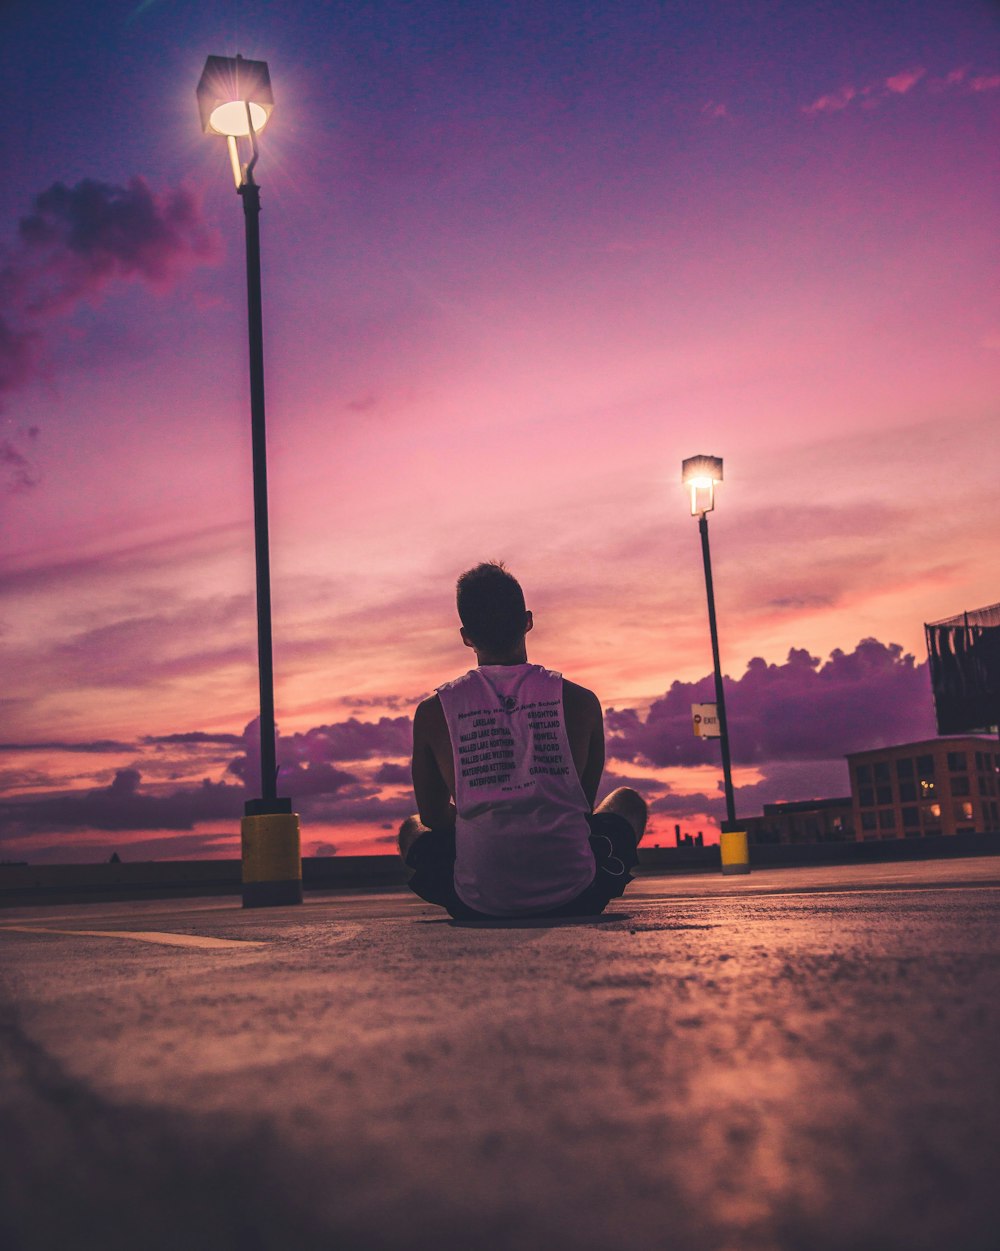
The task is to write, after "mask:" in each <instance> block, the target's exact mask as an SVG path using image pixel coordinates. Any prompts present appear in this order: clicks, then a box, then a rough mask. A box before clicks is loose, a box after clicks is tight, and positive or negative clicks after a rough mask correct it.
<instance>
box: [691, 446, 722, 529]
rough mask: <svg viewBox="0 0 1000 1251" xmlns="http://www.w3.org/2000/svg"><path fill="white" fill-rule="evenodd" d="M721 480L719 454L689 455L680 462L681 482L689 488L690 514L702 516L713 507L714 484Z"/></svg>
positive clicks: (720, 458) (720, 459)
mask: <svg viewBox="0 0 1000 1251" xmlns="http://www.w3.org/2000/svg"><path fill="white" fill-rule="evenodd" d="M721 481H722V457H721V456H689V457H688V458H687V460H685V461H682V462H681V482H683V483H684V485H685V486H686V487H690V488H691V516H692V517H703V516H704V515H705V513H710V512H711V511H712V509H713V508H714V507H715V484H716V483H717V482H721Z"/></svg>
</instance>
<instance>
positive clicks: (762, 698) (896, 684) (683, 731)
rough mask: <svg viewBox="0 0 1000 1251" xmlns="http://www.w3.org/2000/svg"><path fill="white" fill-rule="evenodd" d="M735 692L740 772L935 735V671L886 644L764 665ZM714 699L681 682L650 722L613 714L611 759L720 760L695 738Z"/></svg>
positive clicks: (707, 689)
mask: <svg viewBox="0 0 1000 1251" xmlns="http://www.w3.org/2000/svg"><path fill="white" fill-rule="evenodd" d="M725 691H726V711H727V715H728V720H729V737H730V748H731V751H732V756H733V762H734V763H735V764H763V763H767V762H774V761H781V760H830V759H835V758H840V757H843V756H844V755H845V754H846V753H847V752H852V751H863V750H865V749H868V748H874V747H880V746H883V745H885V744H889V743H896V742H905V741H907V740H908V739H920V738H931V737H933V736H934V734H935V728H934V717H933V705H932V702H931V692H930V680H929V677H928V673H927V665H926V663H924V664H919V665H918V664H916V663H915V662H914V658H913V657H912V656H909V655H904V654H903V651H902V648H901V647H899V646H898V645H896V644H894V643H890V644H885V643H880V642H879V641H878V640H877V639H864V640H862V642H860V643H859V644H858V645H857V647H856V648H855V649H854V651H853V652H850V653H845V652H843V651H840V650H839V649H838V650H836V651H834V652H833V653H832V654H831V656H830V658H829V660H827V661H826V662H825V663H821V662H820V660H819V659H818V658H816V657H815V656H810V655H809V653H808V652H806V651H804V650H801V649H795V648H793V649H792V651H790V652H789V654H788V660H787V661H786V662H785V663H784V664H783V665H774V664H771V665H769V664H767V662H766V661H764V660H761V659H759V658H755V659H753V660H751V661H750V663H749V664H748V665H747V669H746V672H745V673H744V674H743V675H742V677H740V678H739V679H737V680H735V681H734V680H733V679H731V678H726V679H725ZM714 698H715V694H714V683H713V681H712V679H711V678H710V677H705V678H702V679H701V680H700V681H697V682H675V683H674V684H673V685H672V686H671V688H670V690H669V691H668V692H667V694H666V695H664V696H663V697H662V698H661V699H658V700H656V701H655V702H654V703H653V705H652V707H651V708H650V710H649V713H648V715H647V716H646V717H645V718H642V717H640V715H639V714H638V713H637V712H636V711H635V710H634V709H620V710H609V712H608V714H607V717H606V726H607V731H608V756H609V757H611V758H615V759H618V760H627V761H639V762H645V763H649V764H652V765H659V766H665V765H697V764H707V763H709V762H711V761H713V760H715V759H717V754H718V748H717V746H716V745H715V744H714V743H713V742H712V741H706V740H702V739H697V738H695V737H694V735H693V734H692V730H691V705H692V704H693V703H707V702H712V701H713V700H714Z"/></svg>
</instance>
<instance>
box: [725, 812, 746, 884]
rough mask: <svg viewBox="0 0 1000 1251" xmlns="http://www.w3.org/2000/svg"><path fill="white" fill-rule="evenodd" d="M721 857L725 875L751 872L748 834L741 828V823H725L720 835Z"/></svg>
mask: <svg viewBox="0 0 1000 1251" xmlns="http://www.w3.org/2000/svg"><path fill="white" fill-rule="evenodd" d="M719 856H720V859H721V860H722V872H723V873H726V874H729V873H749V872H750V849H749V847H748V846H747V832H746V830H744V829H742V828H741V827H740V824H739V822H736V821H733V822H729V821H723V823H722V833H721V834H720V835H719Z"/></svg>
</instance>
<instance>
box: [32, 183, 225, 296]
mask: <svg viewBox="0 0 1000 1251" xmlns="http://www.w3.org/2000/svg"><path fill="white" fill-rule="evenodd" d="M18 236H19V240H20V245H21V247H20V254H19V256H18V257H16V258H15V259H14V261H13V263H12V264H13V269H14V273H13V274H12V275H11V278H10V279H9V285H10V286H11V287H12V288H13V289H14V291H15V293H16V294H19V295H20V296H21V299H22V305H21V307H22V308H23V310H24V311H25V312H26V313H28V314H33V315H38V314H45V315H50V314H52V313H62V312H65V311H67V310H68V309H70V308H72V307H73V306H75V305H76V304H77V303H78V302H79V301H80V300H81V299H84V298H91V297H93V296H94V295H96V294H98V293H99V292H100V291H102V290H103V288H104V287H105V286H106V285H107V284H108V283H109V282H111V281H113V280H115V279H125V280H128V279H132V278H137V279H140V280H142V281H144V282H146V283H148V284H149V285H150V286H152V287H154V288H157V289H159V290H164V289H166V288H169V287H170V286H172V285H173V283H174V281H175V280H176V279H177V278H178V277H180V276H181V275H182V274H184V273H185V272H187V271H188V270H189V269H191V268H192V267H193V266H195V265H200V264H205V263H206V262H209V261H213V260H215V259H216V258H217V256H218V254H219V240H218V236H217V234H216V232H215V231H214V230H212V229H211V228H209V226H208V225H207V224H206V222H205V220H204V218H203V216H202V212H201V205H200V203H199V201H198V197H197V196H196V194H195V193H194V192H193V191H192V190H191V189H190V188H189V187H175V188H170V189H168V190H166V191H163V192H161V193H159V194H157V193H156V192H154V191H153V190H152V189H151V188H150V186H149V184H148V183H147V182H146V181H145V179H143V178H131V179H130V180H129V182H128V183H127V185H126V186H124V187H120V186H112V185H110V184H108V183H103V182H95V181H94V180H92V179H90V178H85V179H84V180H83V181H82V182H78V183H77V184H76V186H74V187H67V186H66V185H65V184H64V183H61V182H57V183H55V184H53V186H51V187H49V188H48V190H46V191H43V192H41V193H40V194H39V195H37V196H36V197H35V200H34V203H33V204H32V209H31V212H30V213H29V214H28V215H27V216H26V217H23V218H22V219H21V222H20V225H19V228H18Z"/></svg>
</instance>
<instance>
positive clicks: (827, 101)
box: [802, 84, 858, 114]
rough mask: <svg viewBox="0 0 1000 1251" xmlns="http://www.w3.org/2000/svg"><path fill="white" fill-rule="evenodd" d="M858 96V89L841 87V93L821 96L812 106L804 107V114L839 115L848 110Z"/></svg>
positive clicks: (835, 92) (848, 85)
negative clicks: (842, 110)
mask: <svg viewBox="0 0 1000 1251" xmlns="http://www.w3.org/2000/svg"><path fill="white" fill-rule="evenodd" d="M857 94H858V89H857V87H852V86H851V85H850V84H847V85H845V86H843V87H841V88H840V90H839V91H832V92H830V93H829V94H827V95H824V96H820V97H819V99H818V100H814V101H813V102H812V104H805V105H803V106H802V112H803V113H807V114H815V113H839V112H840V110H841V109H846V108H847V106H848V105H849V104H850V103H851V101H852V100H853V99H854V97H855V96H856V95H857Z"/></svg>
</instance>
